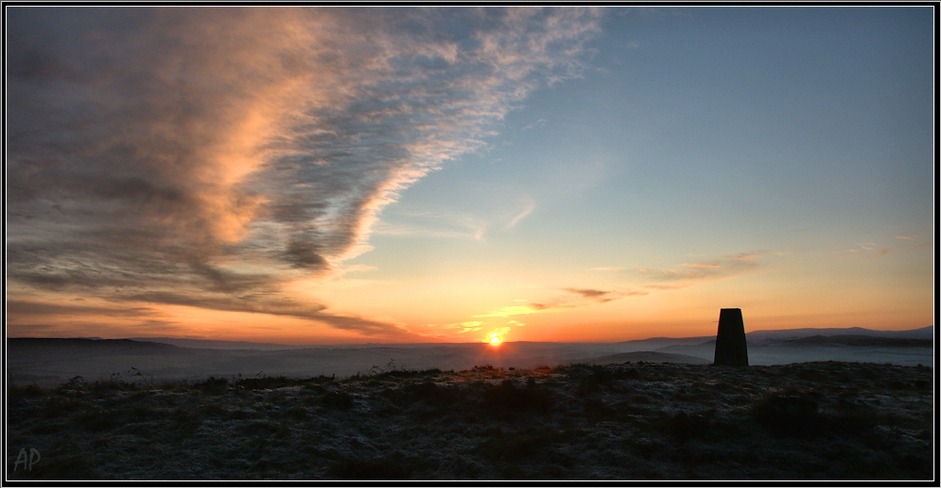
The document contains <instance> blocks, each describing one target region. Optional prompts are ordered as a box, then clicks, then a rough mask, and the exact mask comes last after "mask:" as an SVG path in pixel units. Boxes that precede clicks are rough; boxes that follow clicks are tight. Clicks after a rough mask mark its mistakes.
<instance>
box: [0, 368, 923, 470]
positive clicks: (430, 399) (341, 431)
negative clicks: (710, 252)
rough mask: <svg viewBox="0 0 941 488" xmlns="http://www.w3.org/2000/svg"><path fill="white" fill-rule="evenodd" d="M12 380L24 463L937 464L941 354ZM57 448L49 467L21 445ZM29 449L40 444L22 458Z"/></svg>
mask: <svg viewBox="0 0 941 488" xmlns="http://www.w3.org/2000/svg"><path fill="white" fill-rule="evenodd" d="M136 373H137V372H136V371H132V372H130V373H128V374H125V375H124V376H123V377H122V376H116V377H115V378H114V379H112V380H97V381H90V382H86V381H85V380H84V379H82V378H80V377H76V378H74V379H73V380H71V381H69V382H68V383H66V384H63V385H60V386H58V387H55V388H42V387H39V386H37V385H35V384H34V385H17V386H11V387H9V389H8V391H7V395H8V419H7V420H8V425H7V427H8V431H7V434H8V438H7V441H8V445H7V449H8V457H7V469H8V473H9V476H10V478H11V479H26V478H46V479H50V478H52V479H169V480H173V479H237V478H238V479H242V478H247V479H325V478H352V479H400V478H413V479H514V478H515V479H540V478H541V479H547V478H548V479H660V478H665V479H756V480H757V479H875V480H883V479H905V480H917V479H921V480H924V479H931V478H932V477H933V473H934V471H933V470H934V469H935V467H934V465H933V461H932V460H933V459H934V458H935V450H936V446H934V445H932V442H933V431H934V426H933V424H932V419H933V406H934V405H933V398H934V397H933V378H932V370H931V368H927V367H920V366H892V365H876V364H867V363H841V362H817V363H799V364H790V365H780V366H752V367H749V368H743V369H735V368H725V367H715V366H708V365H689V364H650V363H647V364H644V363H634V364H630V363H627V364H620V365H607V366H587V365H572V366H563V367H558V368H547V367H543V368H537V369H534V370H519V369H506V370H504V369H495V368H492V367H482V368H481V367H477V368H474V369H472V370H467V371H462V372H457V373H455V372H442V371H438V370H428V371H421V372H415V371H397V370H391V371H384V372H383V371H375V372H373V374H370V375H357V376H353V377H351V378H348V379H343V380H338V379H335V378H332V377H322V376H321V377H316V378H308V379H290V378H285V377H253V378H239V377H234V378H211V379H209V380H205V381H198V382H186V381H176V382H172V383H161V382H159V381H157V382H155V381H154V380H153V378H152V377H148V376H147V375H138V374H136ZM30 448H32V449H35V452H36V453H38V455H40V456H41V458H39V460H38V461H37V462H36V463H35V464H33V466H32V469H31V471H28V470H26V469H24V464H22V463H21V464H19V465H16V464H15V463H16V461H17V456H18V454H19V453H20V451H21V449H24V450H25V451H26V452H29V451H30ZM21 459H22V458H21Z"/></svg>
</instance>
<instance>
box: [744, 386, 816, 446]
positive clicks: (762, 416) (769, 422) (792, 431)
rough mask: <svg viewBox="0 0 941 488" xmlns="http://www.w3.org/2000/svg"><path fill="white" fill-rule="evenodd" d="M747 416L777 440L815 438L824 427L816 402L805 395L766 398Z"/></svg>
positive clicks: (783, 395) (774, 395)
mask: <svg viewBox="0 0 941 488" xmlns="http://www.w3.org/2000/svg"><path fill="white" fill-rule="evenodd" d="M751 414H752V416H753V417H754V418H755V420H757V421H758V423H760V424H761V425H763V426H764V427H765V428H767V429H768V430H770V431H771V432H772V433H773V434H774V435H776V436H778V437H795V438H811V437H817V436H819V435H821V434H822V433H823V432H824V430H825V427H826V424H825V421H824V418H823V416H822V415H820V412H819V404H818V402H817V400H815V399H814V398H813V397H811V396H809V395H805V394H786V393H772V394H769V395H766V396H765V397H763V398H761V399H760V400H759V401H758V402H757V403H755V404H754V405H753V406H752V409H751Z"/></svg>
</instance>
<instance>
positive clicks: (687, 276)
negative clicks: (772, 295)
mask: <svg viewBox="0 0 941 488" xmlns="http://www.w3.org/2000/svg"><path fill="white" fill-rule="evenodd" d="M765 254H769V253H768V252H767V251H752V252H743V253H739V254H734V255H727V256H722V257H720V258H718V259H715V260H713V261H712V262H704V263H683V264H681V265H680V267H681V268H683V269H647V268H641V269H637V270H636V273H637V274H639V275H641V276H642V277H643V278H644V279H646V280H648V284H647V285H645V286H646V287H647V288H649V289H654V290H675V289H679V288H686V287H689V286H693V285H695V284H698V283H703V282H708V281H715V280H719V279H726V278H730V277H733V276H736V275H740V274H743V273H746V272H749V271H752V270H753V269H755V268H757V267H758V263H757V262H756V258H758V257H759V256H762V255H765ZM775 255H777V253H775Z"/></svg>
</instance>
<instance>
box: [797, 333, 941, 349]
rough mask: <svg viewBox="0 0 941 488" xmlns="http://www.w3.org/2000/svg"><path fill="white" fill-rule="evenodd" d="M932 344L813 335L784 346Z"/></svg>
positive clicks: (895, 338)
mask: <svg viewBox="0 0 941 488" xmlns="http://www.w3.org/2000/svg"><path fill="white" fill-rule="evenodd" d="M932 342H933V341H932V340H931V339H905V338H899V337H879V336H866V335H834V336H824V335H813V336H810V337H802V338H800V339H791V340H787V341H783V344H785V345H793V346H836V345H843V346H857V347H931V345H932Z"/></svg>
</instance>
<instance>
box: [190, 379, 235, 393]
mask: <svg viewBox="0 0 941 488" xmlns="http://www.w3.org/2000/svg"><path fill="white" fill-rule="evenodd" d="M193 387H194V388H196V389H197V390H200V391H202V392H203V393H209V394H213V395H219V394H222V393H225V392H226V391H227V390H228V389H229V380H228V378H216V377H214V376H210V377H209V378H208V379H206V381H203V382H202V383H194V384H193Z"/></svg>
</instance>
